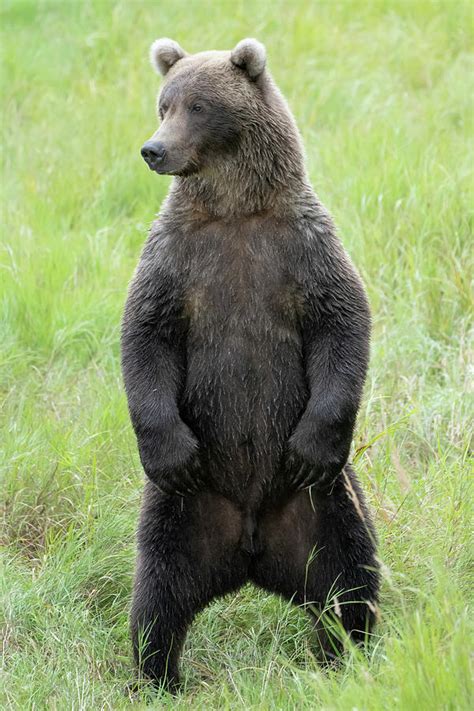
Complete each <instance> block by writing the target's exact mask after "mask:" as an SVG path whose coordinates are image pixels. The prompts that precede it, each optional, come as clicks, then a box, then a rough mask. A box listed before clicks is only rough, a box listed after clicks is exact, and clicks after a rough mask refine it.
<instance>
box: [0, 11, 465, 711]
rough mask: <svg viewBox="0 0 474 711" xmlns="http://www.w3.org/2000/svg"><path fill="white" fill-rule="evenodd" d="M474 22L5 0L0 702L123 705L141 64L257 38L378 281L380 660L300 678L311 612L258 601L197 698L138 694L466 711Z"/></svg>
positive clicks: (373, 408)
mask: <svg viewBox="0 0 474 711" xmlns="http://www.w3.org/2000/svg"><path fill="white" fill-rule="evenodd" d="M471 8H472V6H471V5H470V3H468V2H462V1H460V0H458V1H455V0H452V1H451V2H436V3H434V2H433V3H430V2H416V1H413V2H410V1H409V0H406V1H405V2H388V1H387V2H382V1H380V2H375V1H374V2H369V1H368V0H367V1H366V2H362V1H361V2H351V1H347V2H329V0H327V2H291V3H283V2H280V1H279V0H272V1H270V0H259V1H258V2H253V3H250V2H249V3H245V2H239V0H234V1H233V2H228V3H227V2H207V1H206V0H202V1H200V2H198V1H197V0H188V1H183V0H162V1H161V2H159V3H158V2H151V1H150V2H140V1H135V2H133V1H128V2H125V1H122V2H109V1H107V0H95V1H92V0H91V1H90V2H80V1H79V0H77V1H75V2H66V1H65V0H63V1H62V2H60V1H59V0H58V1H57V2H43V1H41V0H36V1H33V0H32V1H31V2H26V1H21V0H3V2H2V14H3V17H2V28H3V37H2V53H3V59H4V62H3V79H2V82H3V88H4V92H3V101H4V103H3V109H2V111H3V121H2V129H3V139H4V153H3V168H2V193H3V210H2V217H3V219H2V230H3V234H2V253H1V266H2V269H1V272H0V273H1V280H0V281H1V289H2V292H3V293H2V304H3V306H2V317H1V334H0V347H1V359H2V369H1V384H0V387H1V398H2V409H1V419H2V423H1V432H0V449H1V457H0V468H1V476H2V484H1V486H2V492H5V495H4V496H2V499H3V500H4V508H3V542H4V544H5V545H4V557H3V560H4V563H3V567H2V597H3V601H4V605H3V609H4V614H5V624H4V628H3V636H4V640H3V649H4V667H3V683H2V687H3V690H2V694H3V698H2V700H1V701H0V704H1V706H2V708H5V709H22V710H25V709H43V708H45V709H57V710H58V711H64V710H65V709H74V710H76V711H77V710H78V709H84V710H90V709H122V708H124V709H125V708H128V707H129V706H130V704H131V702H132V699H131V698H129V697H128V696H127V694H126V693H124V689H125V687H126V684H127V682H128V681H129V680H130V679H131V678H132V675H133V671H132V661H131V653H130V644H129V637H128V628H127V625H128V623H127V615H128V607H129V600H130V590H131V580H132V573H133V564H134V531H135V526H136V520H137V514H138V506H139V499H140V492H141V488H142V479H143V475H142V472H141V469H140V466H139V461H138V456H137V452H136V447H135V441H134V437H133V434H132V430H131V426H130V423H129V419H128V415H127V409H126V402H125V396H124V392H123V387H122V382H121V376H120V367H119V324H120V317H121V311H122V308H123V304H124V299H125V295H126V289H127V284H128V281H129V279H130V277H131V275H132V272H133V269H134V266H135V264H136V262H137V259H138V255H139V253H140V249H141V245H142V243H143V241H144V239H145V237H146V233H147V228H148V226H149V224H150V222H151V221H152V219H153V217H154V214H155V213H156V212H157V211H158V210H159V207H160V203H161V201H162V199H163V197H164V195H165V193H166V191H167V188H168V184H169V182H168V179H167V178H159V177H158V176H156V175H154V174H151V173H150V172H149V171H148V169H147V168H146V166H145V164H144V163H143V161H142V159H141V158H140V155H139V149H140V146H141V144H142V142H143V141H144V140H145V139H146V138H147V137H148V136H149V135H151V133H152V132H153V131H154V128H155V118H154V103H155V92H156V89H157V87H158V79H157V77H156V75H154V74H153V72H152V70H151V68H150V67H149V65H148V59H147V52H148V46H149V44H150V42H151V41H152V40H153V39H154V38H155V37H159V36H163V35H164V36H171V37H173V38H176V39H177V40H178V41H179V42H180V43H181V44H182V45H183V46H184V47H185V48H187V49H188V50H189V51H199V50H201V49H208V48H231V47H232V46H234V45H235V44H236V42H237V41H238V40H240V39H241V38H243V37H246V36H256V37H258V38H259V39H260V40H262V41H263V42H264V43H265V44H266V46H267V49H268V54H269V63H270V67H271V69H272V72H273V74H274V76H275V78H276V80H277V81H278V83H279V85H280V87H281V88H282V90H283V91H284V93H285V94H286V96H287V97H288V100H289V102H290V105H291V107H292V109H293V111H294V113H295V115H296V118H297V120H298V123H299V125H300V128H301V131H302V133H303V137H304V140H305V145H306V150H307V156H308V165H309V171H310V174H311V179H312V181H313V184H314V186H315V189H316V191H317V192H318V194H319V195H320V197H321V199H322V200H323V202H324V203H325V204H326V205H327V206H328V208H329V209H330V210H331V211H332V213H333V215H334V216H335V219H336V221H337V223H338V225H339V227H340V232H341V235H342V237H343V240H344V243H345V245H346V247H347V249H348V251H349V252H350V253H351V255H352V257H353V259H354V261H355V262H356V264H357V265H358V267H359V269H360V271H361V273H362V275H363V277H364V279H365V282H366V285H367V289H368V292H369V297H370V301H371V304H372V308H373V314H374V334H373V346H372V361H371V369H370V376H369V381H368V384H367V388H366V394H365V400H364V404H363V408H362V410H361V414H360V418H359V425H358V429H357V438H356V441H355V448H356V450H357V452H356V456H355V458H356V468H357V469H358V471H359V473H360V476H361V478H362V480H363V482H364V486H365V488H366V490H367V492H368V496H369V500H370V503H371V506H372V508H373V511H374V517H375V521H376V525H377V529H378V532H379V536H380V555H381V558H382V561H383V571H384V583H383V591H382V600H381V620H380V624H379V626H378V627H377V630H376V636H375V640H374V644H373V646H372V648H371V650H370V653H369V655H368V657H363V656H361V655H357V654H353V655H352V656H350V657H348V658H347V660H346V661H345V663H344V664H343V666H342V668H341V669H340V670H339V671H338V672H326V671H322V670H320V669H318V667H317V665H316V664H315V661H314V658H313V656H312V652H311V635H310V628H309V623H308V621H307V619H306V617H305V615H304V614H303V613H302V611H301V610H297V609H294V608H291V607H290V606H289V605H287V604H286V603H284V602H282V601H280V600H279V599H276V598H274V597H271V596H269V595H266V594H263V593H260V592H257V591H255V590H254V589H251V588H248V589H247V588H246V589H245V590H243V591H242V592H241V593H240V594H239V595H237V596H232V597H229V598H226V599H223V600H220V601H218V602H216V603H215V604H213V605H212V606H211V607H210V608H208V609H207V610H206V611H205V612H204V613H203V614H202V615H201V616H200V617H199V618H198V620H197V621H196V623H195V625H194V627H193V629H192V633H191V634H190V636H189V639H188V643H187V646H186V650H185V654H184V659H183V669H184V674H185V690H184V693H183V694H182V695H180V696H179V697H178V699H176V700H175V699H172V698H171V697H169V696H167V695H166V694H162V695H158V696H154V695H153V693H152V692H151V691H150V690H149V689H147V688H144V689H143V695H142V696H141V698H140V700H136V699H135V700H133V701H134V703H135V707H136V706H138V707H140V705H141V706H142V708H157V709H159V708H170V709H171V708H173V709H181V708H189V709H250V708H255V709H331V710H332V709H339V710H342V709H344V710H345V709H347V710H352V709H357V710H358V711H362V709H368V710H373V711H378V710H379V709H400V710H402V711H407V710H408V711H410V710H411V709H414V710H416V711H423V710H424V709H429V711H436V710H437V709H453V710H454V709H456V710H457V709H468V708H472V704H473V703H474V702H473V699H472V696H471V694H472V690H471V688H470V668H469V653H470V651H472V639H473V637H472V621H471V620H472V609H471V610H469V605H470V602H471V600H470V597H471V591H470V588H471V589H472V584H473V579H472V574H470V563H471V562H472V558H471V554H472V541H470V540H469V528H470V523H472V499H470V492H469V475H470V473H471V471H472V469H471V468H470V462H469V450H468V447H469V434H470V426H471V419H470V417H471V416H472V399H471V400H470V399H469V394H468V368H469V330H468V327H469V320H470V315H471V314H472V311H471V309H472V301H471V293H470V285H469V279H470V274H472V266H473V265H472V234H471V228H472V206H473V197H474V190H473V182H472V149H473V140H472V139H473V104H472V100H471V98H470V97H471V95H472V90H473V88H474V87H473V81H472V79H473V67H472V57H471V51H472V40H473V36H472V15H471ZM471 571H472V568H471ZM147 701H148V703H149V705H148V706H147V705H146V702H147ZM150 702H151V704H150Z"/></svg>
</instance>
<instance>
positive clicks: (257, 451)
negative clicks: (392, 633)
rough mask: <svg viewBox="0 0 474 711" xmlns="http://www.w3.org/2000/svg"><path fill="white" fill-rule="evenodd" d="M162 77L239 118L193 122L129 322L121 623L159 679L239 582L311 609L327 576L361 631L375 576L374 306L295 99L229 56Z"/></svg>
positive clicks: (321, 600)
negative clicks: (363, 466) (367, 399)
mask: <svg viewBox="0 0 474 711" xmlns="http://www.w3.org/2000/svg"><path fill="white" fill-rule="evenodd" d="M246 51H247V49H246ZM252 66H254V65H252ZM170 90H171V92H173V91H174V92H175V95H178V96H179V97H182V96H186V92H190V91H191V92H194V93H196V92H197V93H198V94H200V95H203V96H205V97H206V98H207V99H208V100H209V102H210V104H212V107H213V110H215V111H217V112H218V113H219V112H220V116H221V117H222V116H223V115H225V114H226V112H229V115H230V116H231V123H232V126H234V129H235V130H233V132H232V135H233V139H232V141H228V142H226V140H223V139H222V135H219V126H220V125H223V129H222V130H223V131H224V132H225V131H226V130H227V128H226V122H225V121H224V122H223V121H217V120H216V121H215V122H214V124H213V123H212V120H210V122H209V121H208V122H207V124H206V125H208V126H209V125H211V126H212V125H214V129H213V131H211V135H206V128H205V127H203V128H201V129H199V128H197V129H196V133H197V137H196V138H195V139H193V140H195V144H194V158H193V160H194V165H195V168H196V170H195V172H194V173H193V174H189V175H186V174H184V175H182V176H181V177H177V178H175V180H174V182H173V185H172V188H171V190H170V194H169V196H168V198H167V200H166V202H165V204H164V206H163V208H162V211H161V214H160V217H159V219H158V220H157V221H156V222H155V224H154V225H153V228H152V230H151V233H150V236H149V238H148V241H147V243H146V245H145V248H144V251H143V254H142V257H141V260H140V264H139V266H138V269H137V272H136V274H135V277H134V279H133V282H132V285H131V288H130V292H129V297H128V300H127V305H126V309H125V315H124V320H123V332H122V356H123V372H124V379H125V385H126V390H127V395H128V400H129V408H130V414H131V418H132V422H133V425H134V428H135V432H136V435H137V441H138V447H139V451H140V455H141V458H142V462H143V465H144V468H145V471H146V473H147V475H148V477H149V479H150V481H149V482H148V483H147V485H146V488H145V493H144V498H143V506H142V514H141V521H140V526H139V534H138V541H139V554H138V564H137V573H136V582H135V593H134V602H133V609H132V636H133V640H134V648H135V654H136V659H137V663H138V664H139V667H140V669H141V671H142V672H143V673H144V674H146V675H147V676H149V677H151V678H153V679H155V680H157V681H158V682H165V683H166V684H168V685H169V686H173V684H174V683H176V682H177V680H178V657H179V651H180V649H181V646H182V643H183V641H184V638H185V634H186V630H187V627H188V625H189V624H190V623H191V621H192V619H193V617H194V616H195V614H196V612H197V611H199V610H200V609H202V608H203V607H204V606H205V605H207V604H208V603H209V602H210V601H211V600H212V599H213V598H215V597H216V596H219V595H223V594H225V593H227V592H230V591H232V590H236V589H238V588H239V587H240V586H241V585H242V584H244V583H245V582H247V581H249V580H250V581H253V582H254V583H255V584H257V585H259V586H261V587H263V588H265V589H267V590H271V591H274V592H276V593H279V594H281V595H283V596H285V597H287V598H288V599H292V600H294V601H295V602H296V603H297V604H305V605H309V603H311V606H310V608H311V610H313V611H317V610H318V609H322V608H323V607H324V605H325V603H326V598H327V596H328V595H331V594H332V593H334V592H335V591H337V592H339V595H338V604H340V605H341V615H342V618H341V619H342V622H343V625H344V627H345V628H346V630H347V631H348V632H350V633H351V634H352V636H353V637H354V639H356V640H360V639H363V637H364V634H365V632H366V631H367V630H368V629H370V626H371V625H372V623H373V620H374V613H373V609H374V603H375V601H376V599H377V591H378V573H377V564H376V559H375V541H374V533H373V529H372V525H371V523H370V518H369V516H368V513H367V510H366V508H365V504H364V501H363V497H362V493H361V491H360V487H359V485H358V483H357V480H356V478H355V474H354V472H353V470H352V469H351V468H350V466H349V465H347V464H346V462H347V457H348V454H349V447H350V442H351V438H352V434H353V428H354V423H355V418H356V415H357V410H358V407H359V403H360V397H361V393H362V388H363V384H364V379H365V374H366V369H367V362H368V344H369V335H370V317H369V310H368V305H367V300H366V297H365V294H364V290H363V287H362V285H361V282H360V279H359V277H358V275H357V273H356V272H355V270H354V268H353V267H352V264H351V262H350V260H349V258H348V257H347V255H346V254H345V252H344V250H343V248H342V246H341V244H340V242H339V240H338V238H337V236H336V233H335V229H334V226H333V223H332V220H331V218H330V217H329V215H328V213H327V212H326V211H325V209H324V208H323V207H322V205H321V204H320V202H319V200H318V199H317V197H316V196H315V195H314V193H313V191H312V189H311V187H310V186H309V184H308V181H307V178H306V174H305V169H304V161H303V152H302V148H301V142H300V139H299V135H298V132H297V129H296V126H295V124H294V120H293V118H292V116H291V113H290V112H289V110H288V107H287V106H286V103H285V101H284V99H283V98H282V97H281V95H280V93H279V92H278V90H277V89H276V87H275V85H274V83H273V81H272V79H271V77H270V76H269V74H268V72H267V71H266V70H264V71H263V72H262V74H261V75H259V76H258V77H257V78H255V77H250V76H249V75H248V74H247V73H246V71H245V67H244V68H240V67H237V66H235V65H234V64H233V63H232V62H231V61H230V53H225V52H219V53H203V54H202V55H194V56H188V55H186V56H184V58H181V59H179V60H178V61H176V62H175V64H173V66H171V68H170V69H169V71H167V75H166V82H165V85H164V88H163V89H162V97H163V96H166V92H167V91H170ZM177 115H178V114H177ZM186 121H187V119H186ZM184 125H185V128H184V129H183V131H184V134H186V126H187V124H186V123H185V124H184ZM235 127H237V128H235ZM199 131H201V133H202V135H200V133H199ZM193 135H194V134H193ZM209 146H211V147H212V146H213V147H214V150H212V151H211V152H210V154H209V151H210V148H209ZM301 472H303V474H301ZM301 477H303V479H304V481H302V480H301ZM307 477H309V479H307ZM308 484H312V487H311V489H310V490H308V489H305V490H299V488H301V487H302V486H303V485H306V486H307V485H308ZM176 492H179V494H178V493H176ZM354 493H355V494H354ZM354 495H355V497H356V503H354ZM344 591H346V592H344ZM348 591H349V592H348ZM349 601H350V604H344V602H346V603H347V602H349ZM365 601H368V602H369V605H367V604H366V603H365ZM143 637H145V640H146V642H145V644H144V645H143V644H142V652H141V653H140V640H141V639H142V638H143ZM320 639H321V642H322V644H323V647H325V651H326V652H327V653H329V654H330V652H331V645H330V643H329V641H328V639H327V638H326V636H325V634H324V632H322V631H320ZM140 654H142V656H140Z"/></svg>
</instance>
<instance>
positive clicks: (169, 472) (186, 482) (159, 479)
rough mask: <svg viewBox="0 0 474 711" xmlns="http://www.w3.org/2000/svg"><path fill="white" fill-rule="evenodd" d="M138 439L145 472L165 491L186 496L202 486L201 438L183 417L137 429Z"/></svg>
mask: <svg viewBox="0 0 474 711" xmlns="http://www.w3.org/2000/svg"><path fill="white" fill-rule="evenodd" d="M137 439H138V448H139V452H140V459H141V462H142V465H143V469H144V470H145V474H146V475H147V477H148V478H149V479H150V480H151V481H152V482H153V483H154V484H155V485H156V486H157V487H158V488H159V489H160V490H161V491H163V492H164V493H166V494H179V495H181V496H183V495H185V494H190V493H194V492H195V491H197V490H198V489H199V488H200V487H201V485H202V482H201V477H200V466H199V457H198V446H199V445H198V441H197V439H196V437H195V436H194V434H193V433H192V432H191V430H190V429H189V427H188V426H187V425H186V424H185V423H184V422H183V421H179V422H178V423H176V424H174V425H173V426H171V427H167V428H152V429H150V428H148V429H147V430H145V431H141V432H137Z"/></svg>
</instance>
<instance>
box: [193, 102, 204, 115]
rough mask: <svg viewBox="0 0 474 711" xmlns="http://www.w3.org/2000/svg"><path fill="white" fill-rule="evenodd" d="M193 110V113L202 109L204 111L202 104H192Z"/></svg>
mask: <svg viewBox="0 0 474 711" xmlns="http://www.w3.org/2000/svg"><path fill="white" fill-rule="evenodd" d="M191 111H192V112H193V114H198V113H199V112H200V111H202V106H201V104H193V105H192V106H191Z"/></svg>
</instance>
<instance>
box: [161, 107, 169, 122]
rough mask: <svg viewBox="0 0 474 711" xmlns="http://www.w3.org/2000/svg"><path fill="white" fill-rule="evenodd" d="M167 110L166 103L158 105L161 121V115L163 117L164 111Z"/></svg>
mask: <svg viewBox="0 0 474 711" xmlns="http://www.w3.org/2000/svg"><path fill="white" fill-rule="evenodd" d="M167 111H168V106H167V104H163V105H162V106H160V119H161V120H162V121H163V117H164V115H165V113H166V112H167Z"/></svg>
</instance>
